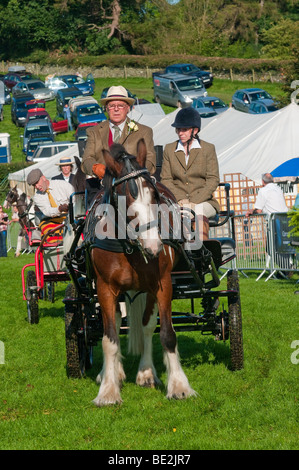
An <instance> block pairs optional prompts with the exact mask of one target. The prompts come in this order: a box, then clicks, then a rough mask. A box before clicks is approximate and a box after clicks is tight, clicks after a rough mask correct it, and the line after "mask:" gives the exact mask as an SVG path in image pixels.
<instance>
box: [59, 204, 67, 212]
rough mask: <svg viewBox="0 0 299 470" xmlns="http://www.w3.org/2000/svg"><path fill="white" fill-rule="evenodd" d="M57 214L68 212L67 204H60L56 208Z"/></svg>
mask: <svg viewBox="0 0 299 470" xmlns="http://www.w3.org/2000/svg"><path fill="white" fill-rule="evenodd" d="M58 210H59V212H68V210H69V205H68V204H60V206H59V207H58Z"/></svg>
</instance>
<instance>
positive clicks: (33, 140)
mask: <svg viewBox="0 0 299 470" xmlns="http://www.w3.org/2000/svg"><path fill="white" fill-rule="evenodd" d="M53 142H54V135H53V134H32V135H31V136H30V137H29V139H28V144H27V149H26V161H27V162H31V161H32V156H33V154H34V152H35V150H36V149H37V147H38V146H39V145H40V144H42V143H45V144H49V143H53Z"/></svg>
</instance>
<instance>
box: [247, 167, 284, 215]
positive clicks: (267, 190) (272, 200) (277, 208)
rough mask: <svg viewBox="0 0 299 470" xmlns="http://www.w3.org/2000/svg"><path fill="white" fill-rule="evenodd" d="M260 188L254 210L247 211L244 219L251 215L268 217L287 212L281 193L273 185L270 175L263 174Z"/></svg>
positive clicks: (277, 187) (278, 188)
mask: <svg viewBox="0 0 299 470" xmlns="http://www.w3.org/2000/svg"><path fill="white" fill-rule="evenodd" d="M262 186H263V187H262V188H261V189H260V190H259V193H258V195H257V198H256V201H255V208H254V209H250V210H249V211H247V212H246V217H248V216H249V215H251V214H261V213H263V214H267V215H270V214H273V213H275V212H288V207H287V205H286V202H285V199H284V195H283V192H282V190H281V189H280V187H279V186H277V185H276V184H274V182H273V176H272V175H271V173H265V174H264V175H263V176H262Z"/></svg>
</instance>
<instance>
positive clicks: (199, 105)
mask: <svg viewBox="0 0 299 470" xmlns="http://www.w3.org/2000/svg"><path fill="white" fill-rule="evenodd" d="M193 106H194V107H195V108H204V107H205V105H204V104H203V102H202V101H200V100H194V101H193Z"/></svg>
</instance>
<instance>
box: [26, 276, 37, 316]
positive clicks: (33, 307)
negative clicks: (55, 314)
mask: <svg viewBox="0 0 299 470" xmlns="http://www.w3.org/2000/svg"><path fill="white" fill-rule="evenodd" d="M33 287H35V289H33ZM26 298H27V316H28V322H29V323H30V324H34V323H38V321H39V317H38V291H37V282H36V275H35V272H34V271H28V273H27V284H26Z"/></svg>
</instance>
